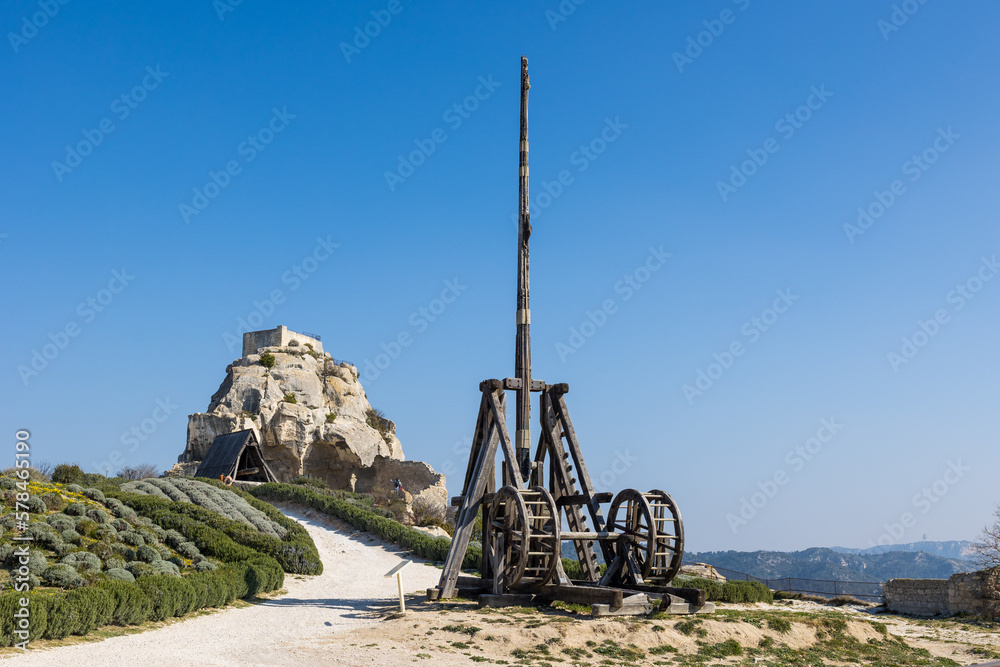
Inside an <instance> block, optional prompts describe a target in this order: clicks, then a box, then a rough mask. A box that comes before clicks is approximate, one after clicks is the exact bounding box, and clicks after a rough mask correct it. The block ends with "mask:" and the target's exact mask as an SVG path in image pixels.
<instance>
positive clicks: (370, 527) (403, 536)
mask: <svg viewBox="0 0 1000 667" xmlns="http://www.w3.org/2000/svg"><path fill="white" fill-rule="evenodd" d="M250 493H252V494H253V495H254V496H256V497H258V498H265V499H267V500H269V501H277V502H292V503H298V504H300V505H306V506H308V507H311V508H313V509H315V510H318V511H319V512H322V513H323V514H328V515H330V516H335V517H337V518H338V519H341V520H343V521H346V522H347V523H349V524H351V525H352V526H354V527H355V528H357V529H359V530H364V531H367V532H369V533H372V534H373V535H378V536H379V537H381V538H382V539H384V540H387V541H389V542H392V543H393V544H398V545H399V546H401V547H403V548H404V549H409V550H410V551H412V552H413V553H414V554H416V555H417V556H419V557H421V558H426V559H428V560H434V561H443V560H444V559H445V558H446V557H447V555H448V549H449V548H450V547H451V540H449V539H447V538H445V537H431V536H430V535H428V534H426V533H422V532H420V531H419V530H414V529H413V528H410V527H408V526H404V525H403V524H401V523H399V522H398V521H395V520H393V519H389V518H387V517H384V516H381V515H379V514H376V513H375V512H372V511H370V510H367V509H364V508H362V507H359V506H358V505H354V504H352V503H349V502H347V501H346V500H342V499H340V498H335V497H333V496H329V495H325V494H322V493H317V492H316V491H315V490H313V489H311V488H309V487H306V486H301V485H293V484H277V483H273V482H272V483H268V484H261V485H260V486H255V487H254V488H253V489H251V491H250ZM481 564H482V552H481V550H480V548H479V547H475V546H470V547H469V549H468V551H467V552H466V554H465V560H464V561H463V563H462V567H463V568H466V569H479V567H480V565H481Z"/></svg>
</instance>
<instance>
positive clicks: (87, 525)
mask: <svg viewBox="0 0 1000 667" xmlns="http://www.w3.org/2000/svg"><path fill="white" fill-rule="evenodd" d="M96 528H97V523H95V522H93V521H91V520H90V519H88V518H87V517H85V516H82V517H79V519H77V522H76V532H78V533H80V534H81V535H89V534H90V533H92V532H93V531H94V529H96Z"/></svg>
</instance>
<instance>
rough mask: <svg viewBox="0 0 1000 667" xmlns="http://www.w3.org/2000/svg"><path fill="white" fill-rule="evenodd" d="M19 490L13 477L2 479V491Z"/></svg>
mask: <svg viewBox="0 0 1000 667" xmlns="http://www.w3.org/2000/svg"><path fill="white" fill-rule="evenodd" d="M16 488H17V481H15V480H14V479H13V478H11V477H0V489H3V490H5V491H13V490H14V489H16Z"/></svg>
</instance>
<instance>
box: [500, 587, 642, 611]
mask: <svg viewBox="0 0 1000 667" xmlns="http://www.w3.org/2000/svg"><path fill="white" fill-rule="evenodd" d="M516 590H518V591H520V592H528V593H534V594H535V596H536V597H540V598H546V599H549V600H562V601H563V602H569V603H572V604H606V605H609V606H610V607H611V608H612V609H617V608H619V607H621V606H622V601H623V600H624V599H625V595H624V593H622V591H621V589H620V588H609V587H606V586H586V585H585V586H577V585H573V584H570V585H568V586H566V585H558V584H548V585H545V586H539V585H537V584H524V585H521V586H517V587H516Z"/></svg>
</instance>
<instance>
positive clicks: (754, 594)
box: [674, 578, 774, 603]
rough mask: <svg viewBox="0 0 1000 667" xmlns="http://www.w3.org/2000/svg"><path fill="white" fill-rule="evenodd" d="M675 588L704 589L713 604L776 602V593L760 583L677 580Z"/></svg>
mask: <svg viewBox="0 0 1000 667" xmlns="http://www.w3.org/2000/svg"><path fill="white" fill-rule="evenodd" d="M674 586H685V587H688V588H703V589H704V590H705V593H706V594H707V599H708V600H710V601H712V602H733V603H746V602H768V603H771V602H774V592H773V591H772V590H771V589H770V588H768V587H767V586H765V585H764V584H762V583H760V582H759V581H727V582H725V583H723V582H721V581H714V580H712V579H701V578H693V579H681V578H678V579H675V580H674Z"/></svg>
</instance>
